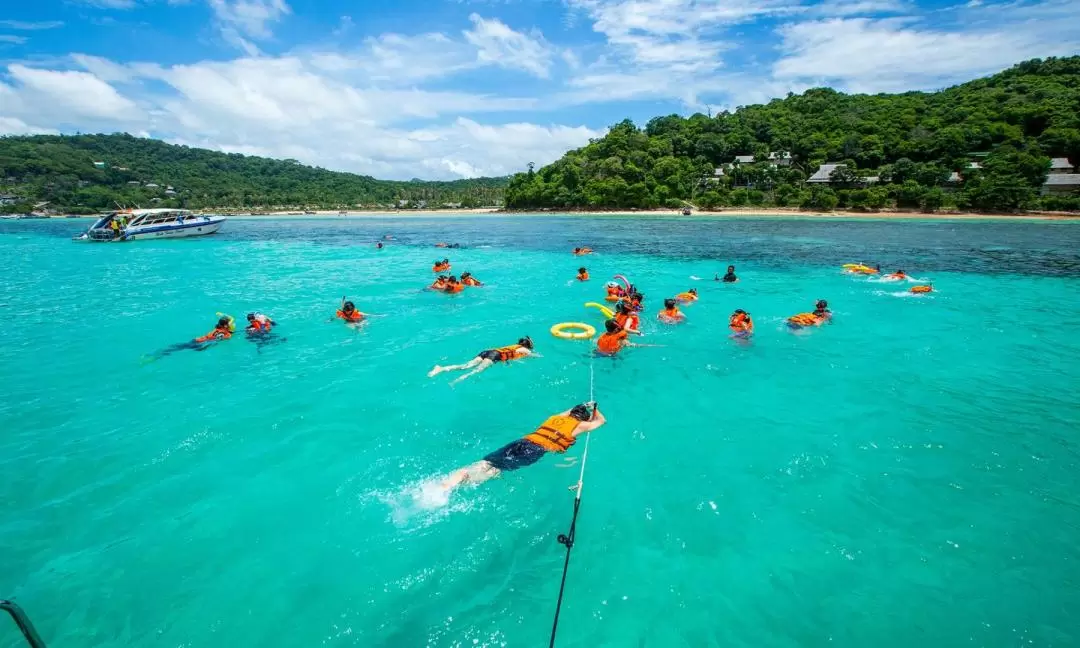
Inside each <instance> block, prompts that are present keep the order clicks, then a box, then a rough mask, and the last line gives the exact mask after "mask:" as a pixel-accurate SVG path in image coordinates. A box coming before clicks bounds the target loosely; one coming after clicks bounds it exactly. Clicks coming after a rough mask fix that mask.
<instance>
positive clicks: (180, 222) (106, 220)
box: [75, 208, 226, 242]
mask: <svg viewBox="0 0 1080 648" xmlns="http://www.w3.org/2000/svg"><path fill="white" fill-rule="evenodd" d="M118 218H126V219H127V223H126V224H125V225H124V226H123V228H122V229H120V230H118V232H119V235H117V231H114V230H113V229H112V227H110V225H111V223H112V222H113V220H115V219H118ZM225 220H226V219H225V217H224V216H216V215H215V216H197V215H195V213H194V212H192V211H191V210H188V209H172V208H162V209H125V210H122V211H114V212H110V213H108V214H105V215H104V216H102V217H101V218H99V219H97V220H96V221H94V224H93V225H91V226H90V228H89V229H87V230H86V232H84V233H83V234H81V235H80V236H76V237H75V240H76V241H99V242H113V241H115V242H119V241H137V240H140V239H163V238H187V237H189V236H207V235H209V234H213V233H214V232H216V231H218V230H219V229H221V225H222V223H224V222H225Z"/></svg>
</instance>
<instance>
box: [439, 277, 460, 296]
mask: <svg viewBox="0 0 1080 648" xmlns="http://www.w3.org/2000/svg"><path fill="white" fill-rule="evenodd" d="M463 290H465V284H463V283H461V282H460V281H458V278H457V277H455V276H454V275H450V276H449V277H447V278H446V285H444V286H443V288H442V291H443V292H444V293H446V294H448V295H456V294H458V293H459V292H461V291H463Z"/></svg>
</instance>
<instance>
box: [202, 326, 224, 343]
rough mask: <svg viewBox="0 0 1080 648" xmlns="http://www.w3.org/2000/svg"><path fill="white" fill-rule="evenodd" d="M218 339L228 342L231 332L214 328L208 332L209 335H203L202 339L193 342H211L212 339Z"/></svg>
mask: <svg viewBox="0 0 1080 648" xmlns="http://www.w3.org/2000/svg"><path fill="white" fill-rule="evenodd" d="M218 337H220V338H221V339H222V340H228V339H229V338H231V337H232V331H230V330H229V329H227V328H224V329H221V328H217V327H214V330H213V331H210V332H209V333H207V334H206V335H204V336H202V337H197V338H195V341H196V342H209V341H210V340H213V339H215V338H218Z"/></svg>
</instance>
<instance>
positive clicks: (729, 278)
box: [713, 265, 739, 283]
mask: <svg viewBox="0 0 1080 648" xmlns="http://www.w3.org/2000/svg"><path fill="white" fill-rule="evenodd" d="M738 280H739V278H738V277H736V276H735V266H733V265H729V266H728V267H727V274H726V275H724V277H723V278H722V279H721V278H720V275H717V276H716V277H715V278H714V279H713V281H723V282H724V283H735V282H736V281H738Z"/></svg>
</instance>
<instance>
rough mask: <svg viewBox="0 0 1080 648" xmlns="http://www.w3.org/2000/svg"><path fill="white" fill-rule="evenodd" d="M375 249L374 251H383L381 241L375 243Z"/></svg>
mask: <svg viewBox="0 0 1080 648" xmlns="http://www.w3.org/2000/svg"><path fill="white" fill-rule="evenodd" d="M375 249H376V250H381V249H383V244H382V241H379V242H378V243H376V244H375Z"/></svg>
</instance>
